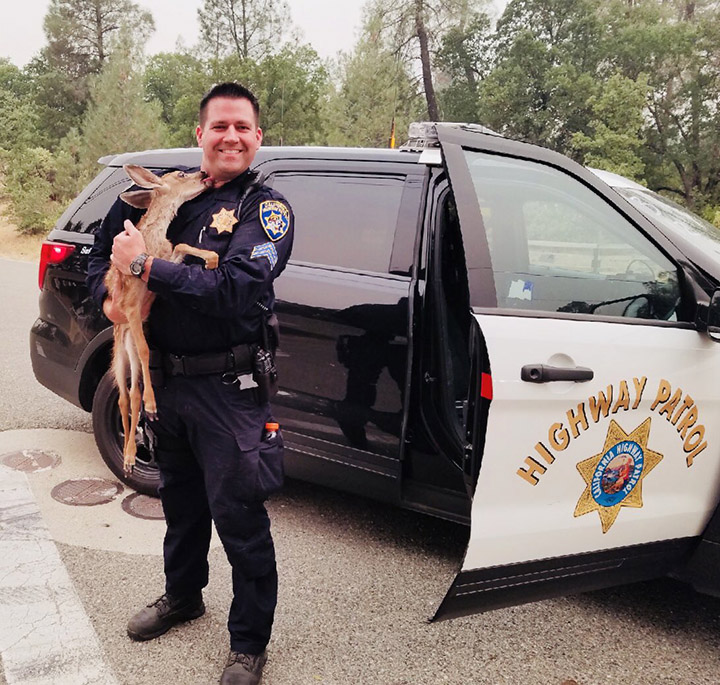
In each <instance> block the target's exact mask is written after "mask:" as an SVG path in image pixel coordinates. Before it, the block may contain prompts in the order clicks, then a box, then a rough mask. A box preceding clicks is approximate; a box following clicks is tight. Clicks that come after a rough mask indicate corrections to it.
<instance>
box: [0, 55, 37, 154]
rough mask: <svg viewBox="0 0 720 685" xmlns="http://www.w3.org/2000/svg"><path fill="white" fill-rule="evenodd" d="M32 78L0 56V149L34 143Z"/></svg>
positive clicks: (29, 145) (35, 130) (16, 148)
mask: <svg viewBox="0 0 720 685" xmlns="http://www.w3.org/2000/svg"><path fill="white" fill-rule="evenodd" d="M31 89H32V82H31V80H30V79H29V78H28V77H27V75H26V74H25V73H23V72H22V71H21V70H20V69H18V68H17V67H16V66H15V65H14V64H11V63H10V61H9V60H7V59H0V119H1V120H2V122H3V125H2V128H0V149H3V150H20V149H23V148H26V147H31V146H33V145H37V142H38V137H39V132H38V117H37V113H36V111H35V109H34V107H33V105H32V99H31V92H32V91H31Z"/></svg>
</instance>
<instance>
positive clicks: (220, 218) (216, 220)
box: [210, 207, 238, 233]
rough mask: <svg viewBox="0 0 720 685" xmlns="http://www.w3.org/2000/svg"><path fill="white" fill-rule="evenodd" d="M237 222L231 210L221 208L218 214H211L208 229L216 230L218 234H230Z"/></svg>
mask: <svg viewBox="0 0 720 685" xmlns="http://www.w3.org/2000/svg"><path fill="white" fill-rule="evenodd" d="M237 222H238V220H237V219H236V218H235V214H234V213H233V210H231V209H225V207H223V208H222V209H221V210H220V211H219V212H217V213H216V214H213V220H212V223H211V224H210V228H214V229H216V230H217V232H218V233H224V232H227V233H232V231H233V226H235V224H236V223H237Z"/></svg>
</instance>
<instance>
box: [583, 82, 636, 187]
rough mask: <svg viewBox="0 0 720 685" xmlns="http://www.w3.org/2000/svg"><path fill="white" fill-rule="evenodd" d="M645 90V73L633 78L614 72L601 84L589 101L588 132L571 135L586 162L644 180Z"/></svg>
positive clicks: (589, 164)
mask: <svg viewBox="0 0 720 685" xmlns="http://www.w3.org/2000/svg"><path fill="white" fill-rule="evenodd" d="M647 94H648V79H647V75H645V74H641V75H640V76H638V78H637V80H635V81H633V80H632V79H629V78H627V77H626V76H623V75H621V74H614V75H613V76H611V77H610V78H609V79H608V80H607V81H605V82H604V83H603V84H602V88H601V90H600V92H599V94H598V95H597V96H593V97H591V98H590V100H589V101H588V104H589V105H590V107H591V110H592V113H593V118H592V119H591V120H590V124H589V129H590V133H589V134H585V133H581V132H578V133H576V134H575V135H574V136H573V138H572V145H573V147H575V148H576V149H577V150H579V151H580V152H581V153H582V155H583V162H584V163H585V164H587V165H588V166H593V167H597V168H599V169H606V170H607V171H613V172H615V173H616V174H621V175H622V176H627V177H628V178H632V179H634V180H636V181H640V182H645V178H644V174H645V163H644V161H643V159H642V157H641V153H642V147H643V145H644V142H645V141H644V139H643V135H642V133H643V126H644V123H645V116H644V111H645V103H646V100H647Z"/></svg>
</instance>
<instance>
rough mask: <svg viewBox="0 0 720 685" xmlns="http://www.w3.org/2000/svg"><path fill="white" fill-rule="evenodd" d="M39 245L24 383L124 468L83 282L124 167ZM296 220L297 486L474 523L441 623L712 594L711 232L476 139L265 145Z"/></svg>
mask: <svg viewBox="0 0 720 685" xmlns="http://www.w3.org/2000/svg"><path fill="white" fill-rule="evenodd" d="M199 160H200V151H199V150H198V149H184V150H156V151H147V152H139V153H132V154H122V155H118V156H115V157H112V158H104V159H103V160H101V162H104V164H105V168H104V169H103V170H102V171H101V172H100V173H99V174H98V176H97V178H96V179H95V180H94V181H93V182H92V183H90V185H89V186H88V187H87V188H86V189H85V190H84V191H83V192H82V193H81V195H80V196H79V197H78V198H77V199H76V200H75V201H74V202H73V203H72V205H71V206H70V207H69V208H68V209H67V211H66V212H65V213H64V214H63V216H62V217H61V218H60V220H59V221H58V223H57V226H56V227H55V229H53V231H52V232H51V233H50V235H49V237H48V241H47V242H46V243H45V244H44V245H43V247H42V258H41V262H40V273H39V279H40V288H41V296H40V316H39V318H38V319H37V321H36V322H35V324H34V325H33V327H32V331H31V337H30V345H31V357H32V363H33V368H34V371H35V375H36V377H37V378H38V380H39V381H40V382H41V383H42V384H43V385H45V386H47V387H48V388H50V389H51V390H53V391H54V392H56V393H57V394H59V395H61V396H62V397H64V398H66V399H67V400H69V401H70V402H73V403H74V404H76V405H78V406H80V407H82V408H84V409H86V410H88V411H92V414H93V425H94V431H95V436H96V440H97V444H98V448H99V451H100V454H101V455H102V457H103V459H104V460H105V461H106V462H107V464H108V466H109V467H110V468H111V469H112V470H113V472H114V473H115V474H116V475H117V476H118V478H120V479H122V480H123V481H125V482H126V483H127V484H129V485H131V486H132V487H135V488H136V489H138V490H139V491H141V492H154V491H155V488H156V487H157V470H156V467H155V464H154V461H153V455H152V448H151V446H150V445H149V444H148V440H147V436H145V434H144V432H143V431H142V430H140V431H139V433H138V435H137V439H138V442H139V461H138V465H137V466H136V468H135V471H134V473H133V474H132V475H130V476H126V475H125V474H124V473H123V471H122V452H121V445H122V434H121V425H120V420H119V415H118V411H117V408H116V398H117V391H116V389H115V388H114V387H113V384H112V380H111V377H110V375H109V374H108V373H107V370H108V365H109V359H110V349H111V345H112V329H111V327H110V325H109V322H108V321H107V319H106V318H105V317H104V316H103V314H102V313H101V312H100V311H99V310H98V308H97V307H96V305H95V304H94V302H93V301H92V299H91V298H90V296H89V294H88V291H87V288H86V286H85V274H86V269H87V255H88V253H89V251H90V247H91V245H92V243H93V232H94V231H95V230H96V229H97V227H98V226H99V225H100V222H101V221H102V219H103V217H104V215H105V213H106V212H107V210H108V209H109V207H110V206H111V204H112V203H113V202H114V201H115V199H116V197H117V195H118V194H119V193H120V192H121V191H123V190H125V189H126V188H127V187H128V185H129V180H128V178H127V177H126V175H125V173H124V172H123V169H122V165H123V164H126V163H133V164H140V165H143V166H145V167H148V168H151V169H153V170H156V171H163V170H167V169H171V168H177V167H187V166H195V165H197V164H198V163H199ZM255 166H256V168H257V169H259V170H260V171H262V172H263V173H264V174H265V175H266V177H267V183H268V185H270V186H272V187H273V188H276V189H277V190H279V191H280V192H282V193H283V194H284V195H285V196H286V197H287V198H288V200H289V201H290V203H291V204H292V207H293V209H294V211H295V216H296V238H295V247H294V251H293V258H292V260H291V261H290V264H289V265H288V267H287V269H286V270H285V272H284V273H283V275H282V276H281V277H280V278H279V279H278V281H277V282H276V284H275V287H276V294H277V298H278V307H277V310H278V315H279V318H280V324H281V343H280V349H279V351H278V356H277V360H276V361H277V366H278V369H279V374H280V385H281V389H280V392H279V394H278V395H277V396H276V398H275V407H276V411H275V413H276V415H277V417H278V419H279V421H280V423H281V425H282V428H283V431H284V437H285V443H286V446H287V450H286V465H285V466H286V473H287V474H288V475H289V476H292V477H296V478H302V479H306V480H310V481H313V482H316V483H321V484H325V485H329V486H331V487H335V488H339V489H342V490H347V491H350V492H354V493H359V494H362V495H367V496H372V497H375V498H378V499H381V500H385V501H389V502H394V503H397V504H399V505H401V506H403V507H407V508H410V509H414V510H418V511H422V512H426V513H429V514H433V515H437V516H441V517H445V518H448V519H452V520H456V521H462V522H467V523H469V525H470V541H469V546H468V550H467V553H466V556H465V560H464V563H463V565H462V569H461V571H460V573H459V574H458V576H457V578H456V579H455V581H454V583H453V585H452V587H451V588H450V590H449V592H448V594H447V596H446V597H445V599H444V601H443V602H442V604H441V606H440V608H439V609H438V611H437V614H436V618H444V617H452V616H457V615H461V614H465V613H470V612H473V611H482V610H486V609H491V608H496V607H501V606H508V605H511V604H515V603H520V602H526V601H532V600H536V599H541V598H545V597H550V596H556V595H560V594H567V593H573V592H578V591H582V590H590V589H597V588H601V587H607V586H610V585H614V584H619V583H624V582H629V581H635V580H640V579H647V578H652V577H656V576H660V575H665V574H672V575H674V576H675V577H679V578H683V579H685V580H687V581H689V582H691V583H692V584H693V585H694V586H695V587H696V588H697V589H699V590H701V591H704V592H708V593H712V594H720V574H718V572H717V569H718V564H719V563H720V513H718V511H717V507H718V499H719V497H720V392H718V376H720V345H718V344H717V341H720V290H718V284H719V283H720V233H719V232H718V231H717V230H716V229H715V228H714V227H712V226H710V225H709V224H706V223H704V222H703V221H702V220H701V219H699V218H697V217H695V216H694V215H692V214H690V213H689V212H687V211H686V210H684V209H682V208H680V207H678V206H677V205H674V204H673V203H671V202H669V201H667V200H665V199H663V198H661V197H660V196H658V195H656V194H654V193H652V192H650V191H648V190H647V189H645V188H643V187H642V186H640V185H637V184H634V183H632V182H629V181H627V180H626V179H623V178H622V177H618V176H614V175H612V174H607V173H604V172H593V171H591V170H588V169H586V168H584V167H582V166H579V165H578V164H576V163H574V162H572V161H571V160H569V159H567V158H566V157H563V156H561V155H559V154H556V153H553V152H550V151H548V150H545V149H543V148H540V147H536V146H532V145H528V144H524V143H519V142H515V141H511V140H508V139H505V138H503V137H500V136H498V135H495V134H493V133H492V132H490V131H488V130H487V129H483V128H482V127H479V126H473V125H464V124H436V125H418V126H415V127H414V128H413V130H411V140H410V142H409V143H408V144H407V145H406V146H405V147H404V148H403V149H400V150H381V149H350V148H348V149H337V148H292V147H288V148H282V147H281V148H273V147H266V148H261V150H260V151H259V153H258V155H257V157H256V164H255Z"/></svg>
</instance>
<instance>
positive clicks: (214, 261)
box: [205, 254, 218, 269]
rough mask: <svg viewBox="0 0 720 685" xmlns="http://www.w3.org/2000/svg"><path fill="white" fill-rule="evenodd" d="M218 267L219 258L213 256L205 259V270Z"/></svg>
mask: <svg viewBox="0 0 720 685" xmlns="http://www.w3.org/2000/svg"><path fill="white" fill-rule="evenodd" d="M217 267H218V256H217V255H216V254H212V255H210V256H209V257H205V268H206V269H217Z"/></svg>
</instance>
